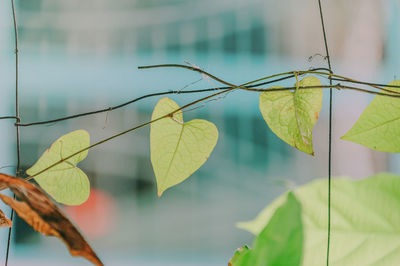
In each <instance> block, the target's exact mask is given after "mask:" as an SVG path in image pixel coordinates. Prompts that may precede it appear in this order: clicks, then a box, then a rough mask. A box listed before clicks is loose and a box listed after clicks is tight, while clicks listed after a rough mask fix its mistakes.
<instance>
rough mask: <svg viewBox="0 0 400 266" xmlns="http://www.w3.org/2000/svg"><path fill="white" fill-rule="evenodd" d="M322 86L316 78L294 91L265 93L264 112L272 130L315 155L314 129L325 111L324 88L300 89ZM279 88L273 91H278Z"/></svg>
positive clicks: (305, 82) (308, 79)
mask: <svg viewBox="0 0 400 266" xmlns="http://www.w3.org/2000/svg"><path fill="white" fill-rule="evenodd" d="M318 85H321V83H320V81H319V80H318V79H317V78H316V77H306V78H304V79H302V80H301V81H300V82H298V83H296V84H295V87H297V89H296V90H295V91H294V92H291V91H276V92H262V93H261V94H260V111H261V113H262V115H263V117H264V119H265V121H266V122H267V124H268V126H269V127H270V129H271V130H272V131H273V132H274V133H275V134H276V135H277V136H278V137H279V138H281V139H282V140H283V141H285V142H286V143H288V144H289V145H292V146H293V147H296V148H297V149H299V150H301V151H303V152H305V153H308V154H311V155H313V154H314V151H313V144H312V129H313V127H314V125H315V123H316V122H317V120H318V116H319V112H320V110H321V107H322V88H317V89H300V88H301V87H305V86H318ZM275 88H279V87H273V88H271V89H275Z"/></svg>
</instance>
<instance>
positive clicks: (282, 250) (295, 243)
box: [231, 193, 303, 266]
mask: <svg viewBox="0 0 400 266" xmlns="http://www.w3.org/2000/svg"><path fill="white" fill-rule="evenodd" d="M302 253H303V226H302V221H301V206H300V204H299V202H298V201H297V200H296V197H295V196H294V195H293V193H288V195H287V200H286V202H285V203H284V204H283V205H281V206H280V207H278V208H277V209H276V210H275V212H274V214H273V216H272V217H271V219H270V220H269V222H268V224H267V225H266V226H265V228H264V229H263V230H262V231H261V233H260V234H259V235H258V236H257V238H256V240H255V241H254V244H253V248H252V249H250V250H246V249H243V248H242V249H241V250H239V251H237V252H236V253H235V255H234V257H233V258H232V260H231V263H232V266H247V265H249V266H280V265H281V266H285V265H291V266H298V265H300V263H301V257H302Z"/></svg>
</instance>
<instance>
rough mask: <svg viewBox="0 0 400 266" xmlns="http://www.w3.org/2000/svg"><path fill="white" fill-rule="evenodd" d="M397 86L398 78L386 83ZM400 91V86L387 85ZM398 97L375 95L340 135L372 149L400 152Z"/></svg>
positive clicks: (399, 101)
mask: <svg viewBox="0 0 400 266" xmlns="http://www.w3.org/2000/svg"><path fill="white" fill-rule="evenodd" d="M388 85H389V86H390V85H394V86H399V85H400V80H395V81H392V82H391V83H389V84H388ZM388 89H390V90H392V91H396V92H400V88H396V87H388ZM399 136H400V99H399V98H393V97H387V96H379V95H378V96H376V97H375V98H374V99H373V100H372V102H371V103H370V104H369V105H368V106H367V108H365V110H364V112H363V113H362V114H361V116H360V118H359V119H358V120H357V122H356V123H355V124H354V126H353V127H352V128H351V129H350V131H349V132H347V133H346V135H344V136H343V137H342V139H344V140H348V141H352V142H355V143H358V144H361V145H363V146H366V147H368V148H370V149H373V150H378V151H384V152H393V153H397V152H400V137H399Z"/></svg>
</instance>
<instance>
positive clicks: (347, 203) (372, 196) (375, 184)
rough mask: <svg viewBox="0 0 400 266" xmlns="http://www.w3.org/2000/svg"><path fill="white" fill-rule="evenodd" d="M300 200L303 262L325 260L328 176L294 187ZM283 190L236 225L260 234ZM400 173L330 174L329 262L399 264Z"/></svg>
mask: <svg viewBox="0 0 400 266" xmlns="http://www.w3.org/2000/svg"><path fill="white" fill-rule="evenodd" d="M295 195H296V197H297V199H298V200H299V201H300V203H301V206H302V220H303V227H304V239H305V242H304V249H303V250H304V255H303V264H302V265H304V266H320V265H324V264H325V263H326V245H327V224H328V184H327V179H321V180H317V181H314V182H312V183H310V184H307V185H305V186H302V187H300V188H298V189H297V190H296V191H295ZM284 199H285V196H284V195H283V196H281V197H280V198H278V199H277V200H276V201H274V202H273V203H272V204H270V205H269V206H268V207H267V208H266V209H264V210H263V211H262V212H261V213H260V214H259V215H258V216H257V217H256V218H255V219H254V220H253V221H250V222H244V223H239V224H238V226H239V227H240V228H242V229H245V230H248V231H250V232H252V233H254V234H258V233H259V232H260V231H261V230H262V229H263V228H264V226H265V225H266V224H267V223H268V221H269V220H271V217H272V214H273V213H274V211H275V210H276V209H277V208H278V207H279V206H280V205H281V204H282V203H283V202H284ZM399 209H400V176H395V175H392V174H379V175H376V176H373V177H370V178H366V179H363V180H358V181H357V180H351V179H348V178H338V179H333V180H332V208H331V217H332V220H331V222H332V224H331V246H330V249H331V250H330V264H329V265H331V266H347V265H348V266H353V265H380V266H381V265H382V266H385V265H388V266H389V265H390V266H391V265H398V264H399V261H400V211H398V210H399Z"/></svg>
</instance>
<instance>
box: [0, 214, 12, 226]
mask: <svg viewBox="0 0 400 266" xmlns="http://www.w3.org/2000/svg"><path fill="white" fill-rule="evenodd" d="M11 225H12V222H11V220H10V219H8V218H7V216H6V215H5V214H4V212H3V211H2V210H0V227H11Z"/></svg>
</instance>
